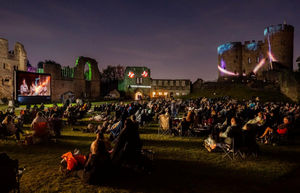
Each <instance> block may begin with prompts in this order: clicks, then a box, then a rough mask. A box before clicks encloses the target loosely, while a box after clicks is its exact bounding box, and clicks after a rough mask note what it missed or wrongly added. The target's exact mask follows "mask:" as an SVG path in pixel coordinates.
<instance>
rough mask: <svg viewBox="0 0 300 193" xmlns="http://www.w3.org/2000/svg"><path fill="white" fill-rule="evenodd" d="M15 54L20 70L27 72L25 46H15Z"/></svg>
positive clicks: (18, 44)
mask: <svg viewBox="0 0 300 193" xmlns="http://www.w3.org/2000/svg"><path fill="white" fill-rule="evenodd" d="M14 54H15V58H16V60H18V61H19V67H18V69H19V70H22V71H26V70H27V53H26V51H25V49H24V46H23V45H22V44H21V43H19V42H17V43H16V44H15V49H14Z"/></svg>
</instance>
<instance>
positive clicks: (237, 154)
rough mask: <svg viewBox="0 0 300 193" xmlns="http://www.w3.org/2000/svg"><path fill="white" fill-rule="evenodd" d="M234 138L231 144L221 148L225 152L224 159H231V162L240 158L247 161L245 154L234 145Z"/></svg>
mask: <svg viewBox="0 0 300 193" xmlns="http://www.w3.org/2000/svg"><path fill="white" fill-rule="evenodd" d="M234 141H235V140H234V138H232V142H231V144H224V145H223V146H221V149H222V150H223V152H224V153H223V156H222V158H223V159H225V158H227V157H228V158H229V159H230V160H231V161H233V160H237V159H238V158H241V159H245V154H243V153H242V152H241V151H240V149H239V148H237V147H236V145H235V143H234Z"/></svg>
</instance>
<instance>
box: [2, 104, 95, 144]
mask: <svg viewBox="0 0 300 193" xmlns="http://www.w3.org/2000/svg"><path fill="white" fill-rule="evenodd" d="M90 108H91V104H90V103H85V104H82V105H79V104H76V105H72V104H69V105H64V106H62V107H58V106H57V105H56V104H54V105H53V106H52V107H48V108H46V107H45V106H44V105H43V104H41V105H40V107H38V106H37V105H34V106H33V107H31V105H27V106H26V108H25V109H23V110H21V111H20V115H19V116H16V114H15V112H10V111H6V112H5V113H3V112H2V111H0V136H12V135H15V136H16V139H17V140H18V141H19V140H20V134H23V135H24V136H25V140H30V143H35V142H37V141H48V140H49V139H50V138H51V137H59V136H60V135H61V130H62V128H63V121H62V119H63V118H67V120H68V124H75V123H76V121H77V119H80V118H83V117H84V115H85V114H86V113H87V111H88V110H89V109H90ZM23 124H30V128H31V129H32V130H33V134H32V135H29V134H24V132H23Z"/></svg>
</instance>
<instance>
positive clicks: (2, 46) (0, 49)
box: [0, 38, 8, 58]
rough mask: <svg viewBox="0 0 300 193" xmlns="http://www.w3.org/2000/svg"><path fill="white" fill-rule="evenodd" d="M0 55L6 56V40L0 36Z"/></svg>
mask: <svg viewBox="0 0 300 193" xmlns="http://www.w3.org/2000/svg"><path fill="white" fill-rule="evenodd" d="M0 57H1V58H8V41H7V39H4V38H0Z"/></svg>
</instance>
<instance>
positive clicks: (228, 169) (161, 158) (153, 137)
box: [0, 124, 300, 193]
mask: <svg viewBox="0 0 300 193" xmlns="http://www.w3.org/2000/svg"><path fill="white" fill-rule="evenodd" d="M78 127H79V126H78ZM140 134H141V138H142V140H143V143H144V148H147V149H152V150H153V151H154V152H155V158H154V171H153V173H152V174H151V175H139V176H116V177H115V179H114V180H112V182H111V183H109V184H107V185H104V186H101V187H100V186H91V185H86V184H83V183H82V182H81V181H80V180H79V179H78V178H76V177H63V176H62V175H61V174H60V173H59V170H58V169H59V163H60V160H61V159H60V156H61V155H62V154H63V153H65V152H67V151H70V150H71V151H72V150H73V149H74V148H79V149H80V150H81V151H82V152H83V153H87V152H88V151H89V145H90V143H91V141H92V140H93V139H94V137H95V136H94V134H87V133H81V132H75V131H72V130H71V128H69V127H66V128H65V129H64V131H63V132H62V137H61V138H60V139H59V140H58V141H57V143H52V144H48V145H33V146H21V145H17V144H16V142H14V141H13V140H9V141H7V142H3V141H1V142H0V152H6V153H8V155H9V156H10V157H11V158H13V159H19V162H20V166H21V167H22V166H26V171H25V173H24V175H23V177H22V179H21V192H81V193H84V192H249V193H250V192H268V190H270V192H276V191H274V189H275V190H280V189H278V188H276V187H277V186H278V184H283V182H281V180H282V179H291V178H292V177H290V176H293V175H296V174H295V171H296V172H297V171H298V169H297V168H298V166H299V161H300V146H299V145H292V146H275V147H273V146H266V145H262V146H261V151H262V155H261V156H259V158H257V159H249V160H246V161H233V162H231V161H229V160H226V159H222V154H221V153H208V152H207V151H206V150H205V149H204V148H203V146H202V143H203V138H182V137H172V136H162V135H158V134H157V125H156V124H150V125H148V126H146V127H145V128H141V130H140ZM298 173H299V172H298ZM298 173H297V174H298ZM293 179H294V180H295V178H293ZM298 179H299V176H298ZM289 181H290V180H284V182H285V183H288V185H287V186H289V187H291V185H290V184H289ZM293 185H294V184H293ZM280 187H281V186H280ZM293 187H294V186H292V188H293ZM285 190H286V189H285ZM285 192H286V191H285Z"/></svg>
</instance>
